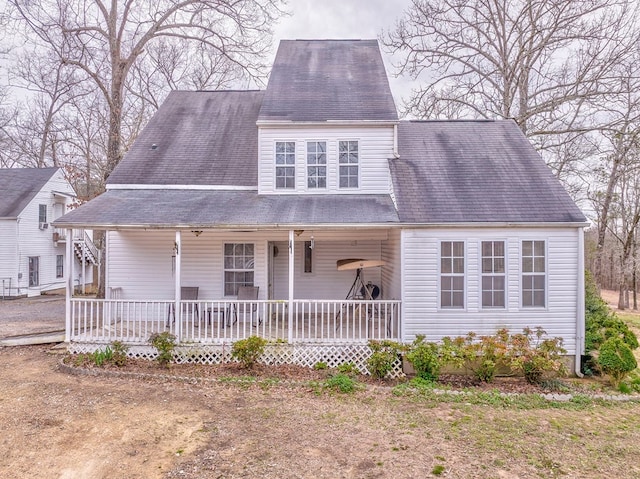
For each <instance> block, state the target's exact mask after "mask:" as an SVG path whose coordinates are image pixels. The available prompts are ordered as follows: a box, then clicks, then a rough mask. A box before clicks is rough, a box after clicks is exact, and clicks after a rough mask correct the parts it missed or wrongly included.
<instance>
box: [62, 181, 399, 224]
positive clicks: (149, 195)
mask: <svg viewBox="0 0 640 479" xmlns="http://www.w3.org/2000/svg"><path fill="white" fill-rule="evenodd" d="M397 223H398V215H397V212H396V209H395V207H394V205H393V201H392V200H391V197H390V196H389V195H258V194H257V192H255V191H229V190H151V189H150V190H124V189H122V190H120V189H117V190H109V191H107V192H106V193H104V194H102V195H100V196H98V197H97V198H95V199H93V200H91V201H89V202H88V203H86V204H84V205H82V206H81V207H79V208H78V209H76V210H74V211H72V212H70V213H68V214H66V215H64V216H63V217H61V218H59V219H57V220H56V221H55V223H54V225H55V226H56V227H59V228H60V227H62V228H65V227H68V228H78V227H85V228H93V229H116V228H226V227H231V228H233V227H238V226H240V227H284V228H286V227H294V226H300V225H341V224H343V225H345V226H349V225H356V226H359V225H361V226H367V225H369V226H370V225H386V224H389V225H392V224H397Z"/></svg>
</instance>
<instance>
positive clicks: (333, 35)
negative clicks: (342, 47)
mask: <svg viewBox="0 0 640 479" xmlns="http://www.w3.org/2000/svg"><path fill="white" fill-rule="evenodd" d="M410 3H411V0H288V5H287V9H288V10H289V12H290V13H291V16H289V17H285V18H283V19H282V20H280V23H279V24H278V25H276V27H275V29H274V34H275V35H274V37H275V38H274V40H275V43H276V45H275V46H274V52H275V50H276V49H277V44H278V42H279V41H280V40H282V39H286V40H295V39H338V38H360V39H375V38H377V37H378V35H379V34H380V33H381V32H382V30H383V29H384V30H389V29H390V28H392V27H393V25H394V24H395V21H396V19H397V18H398V17H400V16H401V15H402V12H403V11H404V10H405V9H406V8H407V7H408V6H409V4H410ZM381 51H382V57H383V58H384V61H385V65H386V67H387V76H388V77H389V83H390V84H391V90H392V91H393V95H394V98H395V100H396V106H397V107H398V108H400V106H401V103H400V98H401V97H406V96H408V94H409V92H410V91H411V87H412V82H411V81H410V80H408V79H402V78H394V75H393V73H394V70H393V67H392V59H391V58H390V57H389V56H388V55H387V54H386V53H385V52H384V50H383V49H382V48H381Z"/></svg>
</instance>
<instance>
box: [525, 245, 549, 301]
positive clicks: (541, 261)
mask: <svg viewBox="0 0 640 479" xmlns="http://www.w3.org/2000/svg"><path fill="white" fill-rule="evenodd" d="M525 243H531V255H525V251H524V249H525ZM536 243H542V246H543V254H544V256H540V255H539V254H536ZM526 259H531V267H532V268H531V269H532V271H527V269H528V268H525V263H528V261H525V260H526ZM536 260H537V261H536ZM540 267H542V268H544V269H543V270H542V271H540ZM547 271H548V248H547V241H546V240H545V239H523V240H521V241H520V305H521V306H522V308H523V309H546V308H547V305H548V302H549V301H548V290H549V288H548V276H547ZM529 277H531V278H532V279H533V281H534V282H535V278H542V287H543V290H542V298H543V301H544V304H542V305H538V304H535V303H536V301H535V293H536V291H537V292H540V289H536V287H535V284H534V285H532V287H531V288H530V289H527V290H526V291H528V292H530V293H531V304H525V281H528V279H527V280H525V278H529Z"/></svg>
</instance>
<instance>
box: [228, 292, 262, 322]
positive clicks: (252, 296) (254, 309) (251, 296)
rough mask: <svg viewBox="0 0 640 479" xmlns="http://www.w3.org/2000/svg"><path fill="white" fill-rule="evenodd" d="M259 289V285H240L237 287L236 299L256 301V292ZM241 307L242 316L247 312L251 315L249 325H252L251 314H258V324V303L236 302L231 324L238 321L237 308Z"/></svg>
mask: <svg viewBox="0 0 640 479" xmlns="http://www.w3.org/2000/svg"><path fill="white" fill-rule="evenodd" d="M259 291H260V287H259V286H240V287H238V301H258V292H259ZM240 308H242V310H241V311H240V313H241V314H242V315H243V317H246V315H247V314H249V315H250V316H251V325H253V315H254V314H255V315H256V316H258V324H260V323H261V322H262V321H261V320H260V317H259V315H258V314H257V313H258V303H256V302H252V303H236V305H235V308H234V310H233V313H234V319H233V324H236V323H237V322H238V309H240Z"/></svg>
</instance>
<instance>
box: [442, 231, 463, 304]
mask: <svg viewBox="0 0 640 479" xmlns="http://www.w3.org/2000/svg"><path fill="white" fill-rule="evenodd" d="M464 269H465V267H464V241H442V242H441V243H440V307H442V308H447V309H463V308H464V283H465V276H464Z"/></svg>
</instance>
